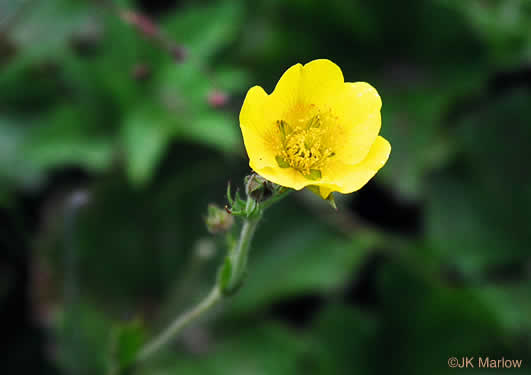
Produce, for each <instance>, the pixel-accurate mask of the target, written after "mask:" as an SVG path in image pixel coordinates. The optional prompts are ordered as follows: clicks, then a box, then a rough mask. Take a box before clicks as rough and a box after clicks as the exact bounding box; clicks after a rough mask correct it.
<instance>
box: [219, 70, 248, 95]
mask: <svg viewBox="0 0 531 375" xmlns="http://www.w3.org/2000/svg"><path fill="white" fill-rule="evenodd" d="M215 82H216V84H218V85H219V87H220V88H221V89H223V90H226V91H228V92H230V93H232V92H241V91H244V90H246V89H248V88H250V87H251V77H250V75H249V73H247V71H245V70H243V69H235V68H230V67H224V68H219V69H216V72H215Z"/></svg>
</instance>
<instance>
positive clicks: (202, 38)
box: [0, 0, 531, 375]
mask: <svg viewBox="0 0 531 375" xmlns="http://www.w3.org/2000/svg"><path fill="white" fill-rule="evenodd" d="M131 12H137V13H131ZM131 14H136V15H142V17H137V18H131V17H132V16H131ZM147 15H149V16H150V17H151V18H152V19H153V22H154V24H150V23H149V22H148V18H147ZM132 19H134V20H135V22H137V23H136V24H135V22H133V21H131V20H132ZM142 22H143V23H142ZM153 25H154V27H155V28H156V30H157V32H155V33H153V32H151V33H150V29H149V27H151V26H153ZM142 27H144V28H143V29H142ZM151 31H153V30H152V29H151ZM154 34H155V35H154ZM315 58H329V59H331V60H332V61H334V62H335V63H337V64H338V65H339V66H340V67H341V68H342V69H343V73H344V75H345V78H346V79H347V80H348V81H367V82H370V83H371V84H373V85H374V86H375V87H376V88H377V89H378V91H379V93H380V95H381V97H382V99H383V109H382V111H383V112H382V114H383V126H382V131H381V133H382V135H383V136H384V137H385V138H386V139H389V140H390V142H391V144H392V146H393V150H392V153H391V157H390V159H389V162H388V163H387V165H386V166H385V168H384V169H382V171H381V172H380V173H379V174H378V175H377V177H376V179H375V180H374V181H373V182H371V183H370V184H369V185H368V186H367V187H366V188H364V190H362V191H360V192H359V193H356V194H353V195H351V196H348V197H344V198H341V199H338V205H339V213H337V214H334V213H332V212H331V211H330V209H329V207H328V206H327V205H326V204H324V203H322V202H316V201H315V200H314V199H313V197H312V196H311V194H310V195H305V194H304V193H297V194H294V195H293V196H292V197H291V198H289V199H287V200H286V201H283V202H282V203H281V204H279V205H278V206H275V207H274V208H272V209H271V210H269V211H267V212H266V215H265V218H264V221H263V223H262V225H261V226H260V228H259V230H258V233H257V236H256V239H255V242H254V245H253V249H252V252H251V258H250V264H249V274H248V276H247V280H246V283H245V284H244V286H243V288H242V289H241V290H240V291H239V293H238V294H237V295H235V296H234V297H231V298H230V299H229V300H228V301H226V302H225V303H224V304H223V305H222V306H220V307H218V308H217V309H214V311H212V312H211V313H209V314H208V316H206V317H205V318H204V319H202V320H201V321H199V322H198V323H197V324H194V325H193V326H192V327H190V328H189V329H187V330H186V331H185V332H184V334H183V335H182V336H181V337H180V338H179V339H178V340H177V341H176V342H175V343H174V344H173V345H171V346H170V347H169V348H167V350H165V351H164V352H162V353H161V354H160V355H159V356H157V357H156V358H153V360H151V361H150V362H148V363H146V364H145V366H143V367H141V368H138V369H136V371H137V372H138V373H139V374H161V375H162V374H230V375H238V374H242V375H243V374H245V375H248V374H264V375H265V374H275V375H283V374H286V375H287V374H290V375H291V374H353V373H355V374H379V373H382V374H388V373H393V374H419V375H420V374H422V375H424V374H446V373H453V372H455V371H457V369H449V368H448V365H447V360H448V358H449V357H452V356H455V357H458V358H460V357H462V356H475V357H478V356H479V355H481V356H489V357H490V358H496V359H498V358H501V357H502V356H503V357H505V358H510V359H523V361H524V366H525V367H526V368H527V371H529V369H530V368H531V367H530V366H531V250H530V249H531V246H530V244H531V230H530V229H529V222H530V221H531V216H530V215H531V177H530V174H529V173H528V171H527V163H528V161H529V160H531V151H530V150H531V148H530V147H529V145H530V144H531V105H530V104H531V93H530V88H531V74H530V72H531V65H530V64H531V3H530V2H529V1H527V0H505V1H501V0H499V1H496V0H468V1H460V0H428V1H425V0H407V1H394V2H392V1H374V2H370V1H362V0H354V1H342V0H329V1H326V2H322V1H318V0H304V1H303V0H297V1H289V2H288V1H279V0H275V1H266V0H263V1H262V0H260V1H253V2H244V1H197V2H193V1H179V2H175V3H174V2H166V3H165V4H164V6H162V5H160V3H156V4H155V3H151V2H148V1H138V2H133V1H118V2H110V1H99V0H93V1H89V0H84V1H68V0H46V1H43V0H13V1H3V2H0V207H2V210H3V211H5V212H6V215H5V216H6V220H8V221H9V222H10V223H16V225H15V224H14V225H13V226H14V227H17V228H19V229H20V230H22V231H23V232H24V233H25V236H23V239H21V240H20V241H22V242H23V243H24V245H23V244H15V245H12V246H11V248H13V247H14V248H17V247H29V248H30V249H31V252H30V254H31V256H29V255H28V258H27V262H28V263H31V264H32V265H34V266H33V267H32V268H31V272H32V277H31V279H32V280H34V282H33V283H32V284H31V286H32V288H31V295H32V296H33V297H34V298H33V300H34V301H33V305H32V306H33V311H34V312H35V314H36V316H35V318H36V319H37V321H39V322H40V323H41V324H43V325H46V326H47V327H48V330H47V335H46V339H42V340H40V341H36V340H37V339H36V338H34V337H27V336H17V339H16V344H13V346H11V347H10V349H9V350H8V357H10V360H9V361H8V362H6V363H7V365H5V366H7V367H5V368H4V367H2V366H3V365H2V362H0V372H1V373H8V374H10V373H17V374H20V373H26V372H27V371H33V372H35V371H37V370H36V369H40V368H41V367H40V366H41V364H40V363H39V362H37V361H33V362H31V361H28V358H26V357H27V355H26V353H32V350H38V349H28V348H41V349H42V347H46V349H45V350H46V353H47V356H46V359H43V361H47V362H48V363H53V364H54V366H55V367H56V368H57V373H65V374H69V373H72V374H74V373H75V374H104V373H109V372H110V371H117V370H119V369H121V368H125V367H127V366H129V365H130V363H131V359H132V357H133V356H134V353H135V352H136V351H137V350H138V348H139V347H140V345H141V344H142V342H143V341H145V339H146V337H150V336H152V335H154V334H155V333H157V332H158V331H159V330H160V329H161V328H162V327H164V326H165V325H166V324H167V323H168V322H169V321H170V320H171V319H172V318H173V317H174V316H175V315H176V314H177V313H178V312H182V311H183V310H185V309H186V308H187V307H189V306H190V305H192V304H193V303H195V302H197V301H198V300H199V299H200V298H201V297H202V296H203V295H204V294H205V293H206V292H207V290H208V289H209V288H210V286H211V285H212V283H213V281H214V279H215V272H216V268H217V264H218V263H219V261H220V260H221V259H222V258H223V251H224V246H225V240H224V239H223V238H218V237H210V236H209V235H208V233H207V230H206V228H205V226H204V223H203V217H204V215H206V209H207V205H208V203H209V202H216V203H218V204H220V205H222V204H224V203H225V202H224V201H223V199H224V197H223V193H224V190H225V187H226V183H227V181H228V180H229V179H230V180H232V181H233V184H236V183H237V182H239V181H241V179H242V177H243V176H244V175H245V174H246V173H247V172H248V167H247V159H246V156H245V154H244V150H243V145H242V141H241V135H240V131H239V125H238V111H239V108H240V106H241V103H242V100H243V97H244V95H245V92H246V90H247V89H248V88H249V87H251V86H252V85H255V84H259V85H261V86H263V87H264V88H266V90H268V91H271V90H272V89H273V85H274V84H275V82H277V81H278V78H279V75H280V74H281V73H282V72H283V71H285V70H286V68H288V67H289V66H291V65H292V64H294V63H297V62H302V63H305V62H308V61H310V60H312V59H315ZM215 93H218V94H219V93H221V94H223V95H226V96H222V97H221V99H220V98H218V99H213V98H212V95H213V94H215ZM223 98H228V102H227V103H225V100H224V99H223ZM222 99H223V100H222ZM77 190H81V191H82V193H79V192H78V193H77V195H74V197H73V198H72V192H73V191H77ZM79 194H81V195H79ZM76 197H77V199H76ZM79 197H83V199H80V198H79ZM85 200H86V202H84V201H85ZM82 203H84V204H82ZM408 207H415V209H414V210H410V209H406V208H408ZM3 211H2V212H3ZM2 218H3V216H2ZM237 229H238V228H234V233H233V234H234V235H236V234H237ZM1 233H2V236H3V237H5V241H6V243H11V242H10V241H13V238H15V237H14V236H12V235H11V234H7V233H6V234H4V232H3V231H2V232H1ZM3 237H2V241H4V238H3ZM17 241H18V240H17ZM13 253H14V252H13V251H12V250H11V252H9V253H8V252H6V254H9V255H6V259H15V258H13V257H14V255H12V254H13ZM2 262H4V261H3V260H2ZM5 264H6V265H4V263H0V265H1V266H2V268H0V306H1V307H2V308H3V307H5V308H6V309H7V308H9V306H11V305H10V304H9V303H8V302H9V301H10V299H9V298H10V297H9V293H11V292H12V290H14V286H13V285H14V283H15V282H14V281H13V280H18V279H17V277H16V272H15V270H14V269H11V268H9V263H5ZM139 322H142V324H140V323H139ZM42 350H44V349H42ZM32 366H36V367H32ZM477 370H478V369H475V370H472V369H468V370H463V371H469V372H471V373H474V371H477ZM488 371H489V373H490V372H492V373H500V372H496V370H488ZM506 371H507V372H509V371H510V372H511V373H518V372H519V371H518V370H514V369H507V370H506ZM525 371H526V370H521V372H522V373H524V372H525ZM478 373H479V372H478Z"/></svg>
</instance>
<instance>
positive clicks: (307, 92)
mask: <svg viewBox="0 0 531 375" xmlns="http://www.w3.org/2000/svg"><path fill="white" fill-rule="evenodd" d="M344 82H345V79H344V78H343V73H342V72H341V69H340V68H339V66H337V65H336V64H334V63H333V62H332V61H330V60H326V59H319V60H313V61H310V62H309V63H307V64H306V65H304V67H303V69H302V77H301V83H300V97H299V100H300V101H301V103H302V104H315V105H318V106H319V105H323V104H327V103H330V100H333V98H334V97H336V96H337V94H338V93H339V92H341V91H342V89H343V85H344Z"/></svg>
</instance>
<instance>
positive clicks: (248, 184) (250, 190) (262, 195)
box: [244, 173, 273, 201]
mask: <svg viewBox="0 0 531 375" xmlns="http://www.w3.org/2000/svg"><path fill="white" fill-rule="evenodd" d="M244 183H245V193H246V194H247V196H249V197H251V198H253V199H254V200H256V201H262V200H264V199H267V198H269V197H270V196H271V194H272V193H273V185H272V183H271V182H269V181H268V180H266V179H265V178H263V177H262V176H260V175H259V174H256V173H253V174H251V175H249V176H246V177H245V179H244Z"/></svg>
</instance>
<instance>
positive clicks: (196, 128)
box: [179, 111, 241, 152]
mask: <svg viewBox="0 0 531 375" xmlns="http://www.w3.org/2000/svg"><path fill="white" fill-rule="evenodd" d="M179 132H180V134H181V135H182V136H183V137H184V138H186V139H188V140H191V141H194V142H197V143H204V144H207V145H210V146H214V147H215V148H217V149H219V150H221V151H225V152H234V151H240V150H241V136H240V133H239V127H238V122H237V121H236V120H235V119H233V118H232V116H230V115H227V114H224V113H217V112H214V111H211V112H210V113H205V114H204V115H202V116H200V117H198V118H197V119H196V120H195V122H192V123H181V124H180V128H179Z"/></svg>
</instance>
